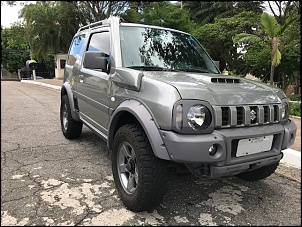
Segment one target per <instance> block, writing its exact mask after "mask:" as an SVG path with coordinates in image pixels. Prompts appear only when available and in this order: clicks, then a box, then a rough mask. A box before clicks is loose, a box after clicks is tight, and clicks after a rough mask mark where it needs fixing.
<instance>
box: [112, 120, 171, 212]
mask: <svg viewBox="0 0 302 227" xmlns="http://www.w3.org/2000/svg"><path fill="white" fill-rule="evenodd" d="M112 172H113V178H114V182H115V186H116V188H117V191H118V194H119V196H120V198H121V200H122V202H123V204H124V205H125V206H126V207H127V208H128V209H129V210H131V211H134V212H140V211H150V210H153V209H154V208H155V207H156V206H158V205H159V204H160V202H161V201H162V199H163V196H164V194H165V186H166V183H167V167H166V163H165V162H164V161H163V160H161V159H159V158H157V157H156V156H155V155H154V153H153V151H152V148H151V146H150V143H149V141H148V138H147V136H146V134H145V132H144V130H143V129H142V127H141V126H140V125H137V124H127V125H123V126H121V127H120V128H119V129H118V131H117V132H116V134H115V137H114V143H113V151H112Z"/></svg>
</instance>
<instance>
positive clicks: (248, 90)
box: [144, 72, 285, 105]
mask: <svg viewBox="0 0 302 227" xmlns="http://www.w3.org/2000/svg"><path fill="white" fill-rule="evenodd" d="M144 76H147V77H150V78H153V79H156V80H160V81H163V82H166V83H168V84H170V85H172V86H173V87H175V88H176V89H177V90H178V92H179V94H180V96H181V98H182V99H199V100H205V101H208V102H209V103H210V104H212V105H245V104H249V105H251V104H270V103H280V102H281V99H283V98H285V95H284V92H283V91H282V90H281V89H278V88H275V87H271V86H268V85H266V84H264V83H260V82H256V81H252V80H248V79H243V78H240V77H234V76H233V77H232V76H227V75H223V74H200V73H178V72H177V73H173V72H144Z"/></svg>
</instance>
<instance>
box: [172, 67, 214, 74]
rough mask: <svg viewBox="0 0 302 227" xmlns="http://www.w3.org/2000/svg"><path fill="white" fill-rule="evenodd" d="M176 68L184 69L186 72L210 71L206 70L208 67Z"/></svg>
mask: <svg viewBox="0 0 302 227" xmlns="http://www.w3.org/2000/svg"><path fill="white" fill-rule="evenodd" d="M174 70H177V71H184V72H198V73H209V70H206V69H196V68H179V69H174Z"/></svg>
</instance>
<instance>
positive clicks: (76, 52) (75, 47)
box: [67, 35, 85, 65]
mask: <svg viewBox="0 0 302 227" xmlns="http://www.w3.org/2000/svg"><path fill="white" fill-rule="evenodd" d="M84 40H85V35H80V36H76V37H74V39H73V40H72V46H71V48H70V52H69V56H68V60H67V64H68V65H74V63H75V62H76V60H77V59H80V57H81V56H80V52H81V49H82V47H83V44H84Z"/></svg>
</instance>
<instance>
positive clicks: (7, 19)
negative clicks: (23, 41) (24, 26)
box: [1, 1, 36, 28]
mask: <svg viewBox="0 0 302 227" xmlns="http://www.w3.org/2000/svg"><path fill="white" fill-rule="evenodd" d="M35 2H36V1H26V4H29V3H35ZM1 3H2V1H1ZM20 3H21V2H18V4H17V5H16V6H8V5H7V4H6V3H2V5H1V25H2V27H6V28H9V27H10V26H11V24H13V23H14V22H17V21H20V19H18V12H19V11H20V10H21V9H22V8H23V6H20Z"/></svg>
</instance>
